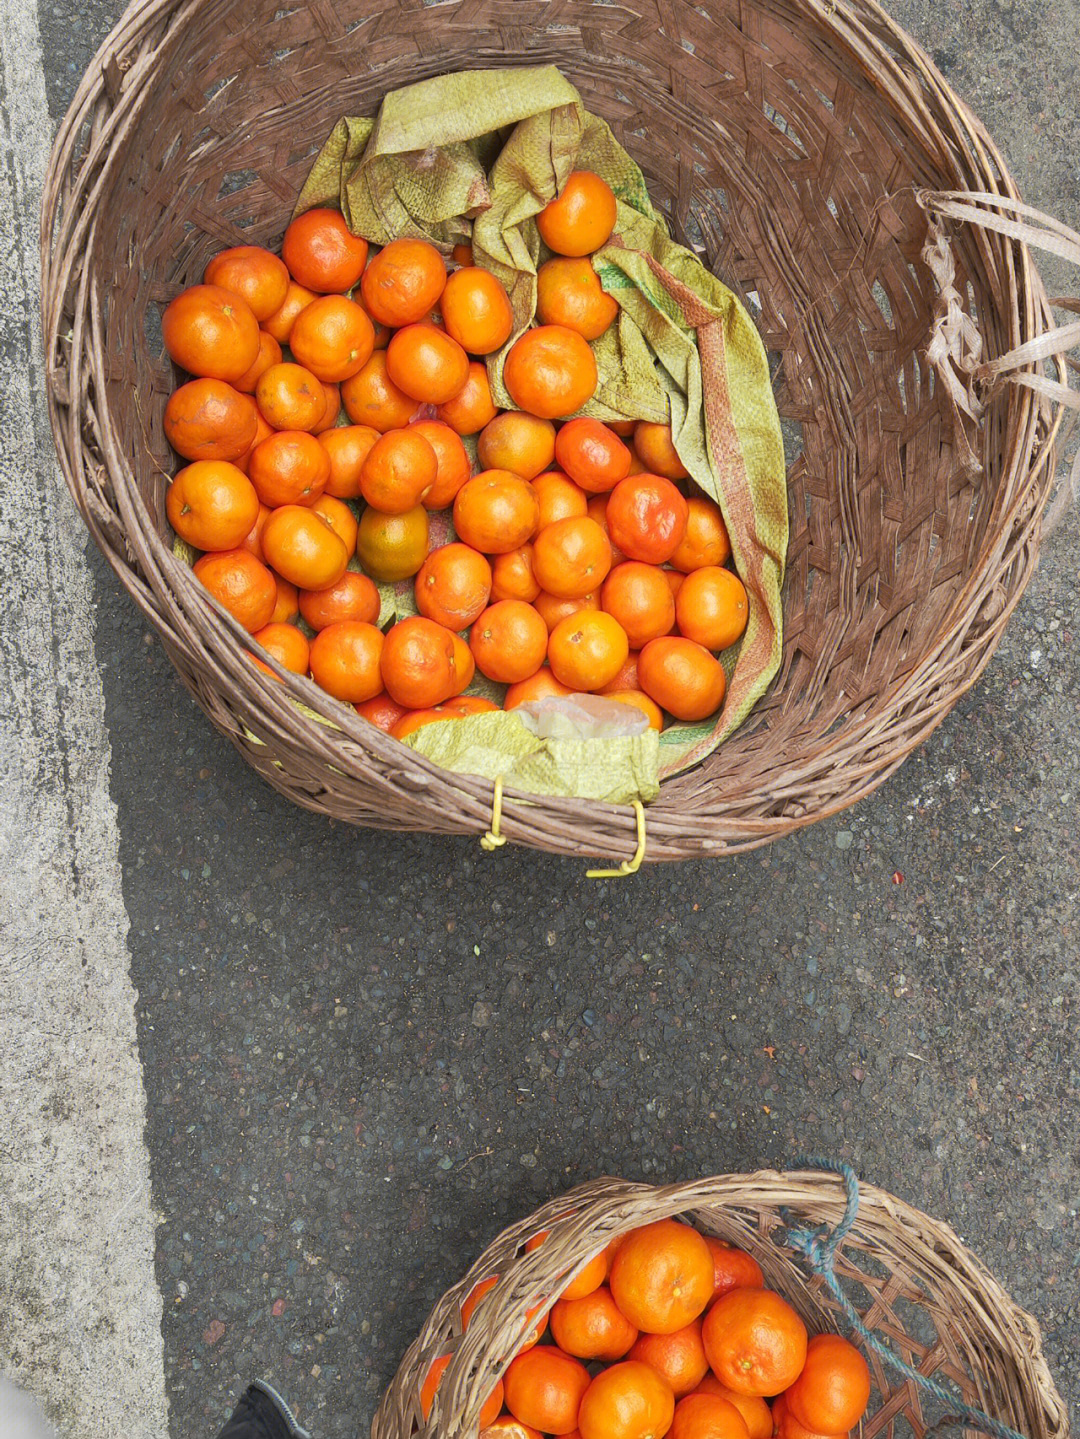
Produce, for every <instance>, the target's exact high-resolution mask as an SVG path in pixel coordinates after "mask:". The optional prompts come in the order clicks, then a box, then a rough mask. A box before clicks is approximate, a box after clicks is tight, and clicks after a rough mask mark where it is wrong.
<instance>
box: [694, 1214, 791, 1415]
mask: <svg viewBox="0 0 1080 1439" xmlns="http://www.w3.org/2000/svg"><path fill="white" fill-rule="evenodd" d="M706 1238H708V1236H707V1235H706ZM694 1393H695V1394H719V1396H720V1398H721V1399H726V1400H727V1401H728V1403H729V1404H734V1406H735V1408H736V1409H737V1410H738V1411H739V1413H740V1414H741V1415H742V1417H743V1422H744V1423H745V1425H746V1427H747V1429H748V1430H749V1431H750V1439H773V1415H772V1410H771V1409H770V1408H769V1406H768V1404H766V1402H765V1400H764V1399H762V1398H760V1397H759V1396H758V1395H756V1394H754V1395H751V1394H736V1393H735V1391H734V1390H733V1389H726V1388H725V1387H724V1385H723V1384H721V1383H720V1380H719V1379H717V1377H716V1375H715V1374H713V1373H712V1371H711V1370H710V1371H709V1373H708V1374H706V1375H705V1377H704V1379H702V1381H701V1383H700V1384H699V1385H698V1387H697V1388H696V1389H695V1390H694Z"/></svg>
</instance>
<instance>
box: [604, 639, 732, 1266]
mask: <svg viewBox="0 0 1080 1439" xmlns="http://www.w3.org/2000/svg"><path fill="white" fill-rule="evenodd" d="M637 662H638V651H637V650H631V651H630V653H629V654H628V655H627V657H626V663H625V664H624V665H623V666H622V668H621V669H620V670H619V673H618V674H617V675H616V676H615V678H614V679H613V680H610V681H609V682H608V683H607V684H606V685H605V686H604V688H603V689H602V690H600V694H602V695H609V694H614V693H616V692H622V691H625V690H640V689H641V685H640V684H639V683H638V672H637ZM705 1242H706V1244H707V1243H708V1242H709V1241H708V1240H707V1239H706V1240H705Z"/></svg>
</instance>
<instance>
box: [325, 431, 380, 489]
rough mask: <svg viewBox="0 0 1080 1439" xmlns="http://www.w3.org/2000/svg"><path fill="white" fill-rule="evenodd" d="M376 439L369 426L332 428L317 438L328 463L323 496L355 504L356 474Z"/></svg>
mask: <svg viewBox="0 0 1080 1439" xmlns="http://www.w3.org/2000/svg"><path fill="white" fill-rule="evenodd" d="M378 438H379V432H378V430H373V429H372V428H371V426H370V425H336V426H335V427H334V429H332V430H327V431H325V433H323V434H321V435H320V436H319V444H320V445H322V447H323V449H324V450H325V451H326V455H327V458H328V459H329V461H330V478H329V479H328V480H327V482H326V493H327V494H328V495H333V496H335V498H336V499H339V500H355V499H357V498H358V497H359V495H360V471H361V470H362V469H363V468H364V461H365V460H366V459H367V457H368V454H369V453H370V451H371V447H372V445H374V443H375V441H376V440H377V439H378Z"/></svg>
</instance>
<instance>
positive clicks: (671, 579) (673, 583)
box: [660, 569, 686, 600]
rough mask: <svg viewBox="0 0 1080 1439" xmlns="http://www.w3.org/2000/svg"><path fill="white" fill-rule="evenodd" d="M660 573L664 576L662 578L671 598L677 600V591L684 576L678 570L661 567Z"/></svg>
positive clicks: (680, 587)
mask: <svg viewBox="0 0 1080 1439" xmlns="http://www.w3.org/2000/svg"><path fill="white" fill-rule="evenodd" d="M660 573H661V574H662V575H663V576H664V579H665V580H666V582H667V587H668V589H669V590H670V591H671V597H672V599H675V600H677V599H678V598H679V591H680V590H681V589H682V585H683V580H685V579H686V576H685V575H684V574H683V573H682V572H681V571H679V570H668V569H663V570H661V571H660Z"/></svg>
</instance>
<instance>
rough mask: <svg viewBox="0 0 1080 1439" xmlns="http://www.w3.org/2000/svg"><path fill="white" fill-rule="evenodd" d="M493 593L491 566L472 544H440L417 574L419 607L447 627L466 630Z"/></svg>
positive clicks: (417, 602) (485, 606)
mask: <svg viewBox="0 0 1080 1439" xmlns="http://www.w3.org/2000/svg"><path fill="white" fill-rule="evenodd" d="M490 594H491V566H490V565H489V564H488V562H487V560H486V559H485V558H484V556H483V555H482V554H480V553H479V551H477V550H474V549H473V548H472V547H471V546H470V545H462V544H453V545H440V546H439V548H438V549H437V550H432V552H431V553H430V554H429V555H428V557H427V559H426V560H425V561H424V563H423V564H422V565H421V566H420V571H419V573H418V574H417V576H416V608H417V609H418V610H419V611H420V613H421V614H422V615H426V616H427V618H428V619H429V620H435V622H436V623H437V624H440V625H445V626H446V628H447V629H448V630H467V629H468V628H469V626H470V625H471V624H472V622H473V620H475V619H478V618H479V617H480V615H482V614H483V612H484V610H485V609H486V608H487V602H488V596H489V595H490Z"/></svg>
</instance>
